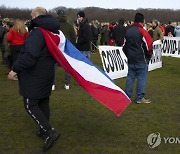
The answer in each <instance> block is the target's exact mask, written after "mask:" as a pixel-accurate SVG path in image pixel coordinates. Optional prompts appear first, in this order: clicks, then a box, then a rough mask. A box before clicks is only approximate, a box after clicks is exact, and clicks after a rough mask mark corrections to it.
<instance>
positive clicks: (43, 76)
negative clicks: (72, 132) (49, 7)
mask: <svg viewBox="0 0 180 154" xmlns="http://www.w3.org/2000/svg"><path fill="white" fill-rule="evenodd" d="M31 16H32V23H31V26H32V31H31V32H30V34H29V36H28V38H27V39H26V41H25V44H24V46H23V48H22V50H21V53H20V55H19V58H18V59H17V61H15V62H14V64H13V68H12V71H10V73H9V75H8V77H9V78H10V79H13V78H14V76H15V75H16V74H17V75H18V79H19V92H20V95H22V96H23V99H24V107H25V109H26V111H27V112H28V114H30V116H31V117H32V118H33V119H34V120H35V122H36V123H37V124H38V125H39V128H40V129H39V130H38V131H37V136H39V137H42V138H45V143H44V146H43V150H44V151H46V150H47V149H49V148H50V147H51V145H52V144H53V142H54V141H55V140H57V139H58V137H59V133H58V132H56V131H55V130H54V129H53V128H52V126H51V125H50V123H49V117H50V109H49V96H50V94H51V87H52V84H53V81H54V64H55V60H54V58H53V57H52V56H51V54H50V53H49V51H48V48H47V46H46V42H45V40H44V36H43V34H42V32H41V31H40V30H38V29H37V28H36V27H43V28H45V29H47V30H49V31H51V32H53V33H58V30H59V27H60V26H59V22H58V21H57V20H56V19H55V18H54V17H53V16H51V15H47V12H46V9H44V8H42V7H37V8H35V9H33V10H32V13H31Z"/></svg>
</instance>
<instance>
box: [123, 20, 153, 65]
mask: <svg viewBox="0 0 180 154" xmlns="http://www.w3.org/2000/svg"><path fill="white" fill-rule="evenodd" d="M125 40H126V41H125V45H124V46H123V51H124V53H125V55H126V56H127V59H128V63H129V64H141V63H143V64H149V60H150V58H151V54H152V44H153V40H152V38H151V36H150V35H149V33H148V32H147V31H146V30H144V29H143V26H141V25H140V24H138V23H134V24H133V25H132V26H131V27H130V28H129V29H128V30H127V33H126V36H125Z"/></svg>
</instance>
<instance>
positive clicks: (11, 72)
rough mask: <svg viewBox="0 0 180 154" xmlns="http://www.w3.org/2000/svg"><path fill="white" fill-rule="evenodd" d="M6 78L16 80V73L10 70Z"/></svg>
mask: <svg viewBox="0 0 180 154" xmlns="http://www.w3.org/2000/svg"><path fill="white" fill-rule="evenodd" d="M8 79H10V80H17V73H16V72H14V71H12V70H11V71H10V72H9V74H8Z"/></svg>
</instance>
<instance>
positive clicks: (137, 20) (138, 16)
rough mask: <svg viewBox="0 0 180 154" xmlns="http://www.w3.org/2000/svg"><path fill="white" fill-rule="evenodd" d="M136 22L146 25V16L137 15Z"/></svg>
mask: <svg viewBox="0 0 180 154" xmlns="http://www.w3.org/2000/svg"><path fill="white" fill-rule="evenodd" d="M134 22H141V23H144V15H143V14H141V13H136V15H135V18H134Z"/></svg>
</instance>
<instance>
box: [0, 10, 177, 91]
mask: <svg viewBox="0 0 180 154" xmlns="http://www.w3.org/2000/svg"><path fill="white" fill-rule="evenodd" d="M84 15H85V14H82V16H83V18H84ZM85 18H86V17H85ZM57 19H58V20H59V22H60V25H61V30H62V31H63V32H64V33H65V36H66V37H67V38H68V39H69V40H70V41H71V42H72V43H73V44H74V45H78V43H77V42H76V38H79V37H78V35H81V34H80V31H79V30H78V29H79V28H80V27H81V26H80V24H78V21H75V22H74V23H70V22H68V17H67V16H66V13H65V11H64V10H58V11H57ZM86 23H88V25H89V27H90V29H89V31H86V37H89V38H88V39H89V43H88V44H86V47H87V46H88V47H87V49H86V50H87V51H90V52H91V53H94V52H95V51H96V50H97V46H98V45H110V46H112V45H114V46H123V44H124V38H125V34H126V31H127V29H128V28H129V27H131V25H132V24H133V21H126V20H125V19H123V18H121V19H119V21H118V22H112V23H108V22H101V23H100V22H99V21H97V20H93V21H92V22H90V23H89V22H88V18H86ZM144 29H145V30H147V31H148V33H149V34H150V36H151V37H152V39H153V40H154V41H156V40H163V37H164V36H170V37H180V23H176V22H169V23H168V24H162V23H160V21H158V20H155V19H154V20H152V22H149V23H144ZM30 30H31V27H30V22H29V21H22V20H19V19H17V20H14V19H9V18H3V19H1V18H0V50H1V53H2V64H3V65H7V66H8V68H11V66H12V63H13V62H14V61H15V60H16V58H17V56H18V54H19V52H20V49H21V46H22V44H23V43H24V40H25V39H26V37H27V35H28V32H29V31H30ZM87 32H88V33H87ZM22 34H23V35H22ZM87 34H88V35H87ZM80 37H81V36H80ZM89 44H90V45H89ZM90 52H88V53H86V54H87V57H88V58H90ZM69 82H70V76H69V75H68V74H66V73H65V88H66V89H69ZM53 89H54V88H53Z"/></svg>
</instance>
